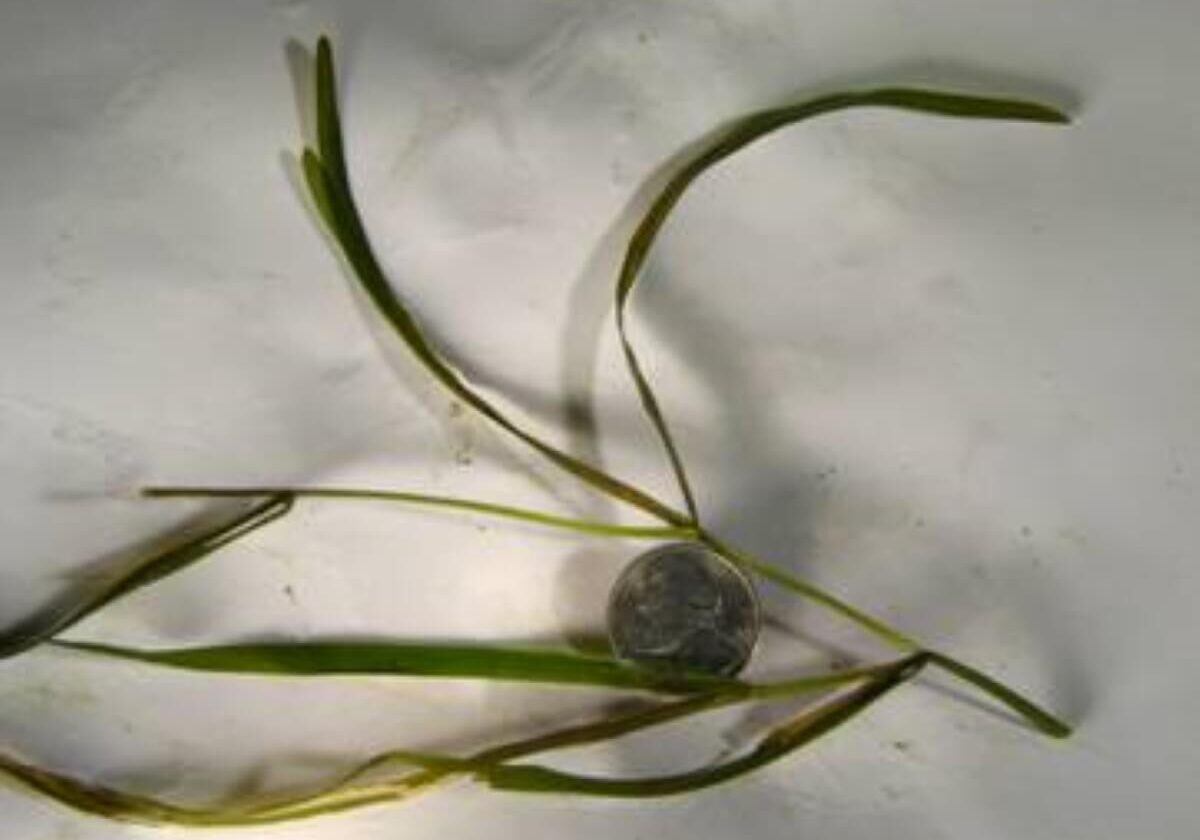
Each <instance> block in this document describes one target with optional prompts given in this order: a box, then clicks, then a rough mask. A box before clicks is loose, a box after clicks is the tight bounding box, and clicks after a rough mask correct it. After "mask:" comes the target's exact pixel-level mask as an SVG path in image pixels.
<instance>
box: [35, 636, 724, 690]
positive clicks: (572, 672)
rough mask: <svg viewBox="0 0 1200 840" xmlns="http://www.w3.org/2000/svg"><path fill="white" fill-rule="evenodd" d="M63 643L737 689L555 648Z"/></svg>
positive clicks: (99, 649) (376, 670) (252, 668)
mask: <svg viewBox="0 0 1200 840" xmlns="http://www.w3.org/2000/svg"><path fill="white" fill-rule="evenodd" d="M54 644H55V645H56V646H58V647H63V648H70V649H72V650H77V651H82V652H86V653H93V654H100V655H103V656H110V657H116V658H119V659H129V660H134V661H137V662H142V663H146V664H151V665H165V666H169V667H172V668H182V669H185V670H190V671H216V672H220V673H231V674H266V675H274V676H316V675H332V674H343V675H349V674H376V675H384V674H386V675H393V676H410V677H442V678H452V679H486V680H512V681H519V682H537V683H549V684H557V685H570V684H575V685H590V686H601V687H608V688H625V689H639V690H643V691H661V692H668V693H672V694H681V693H688V692H694V691H702V690H703V691H713V690H718V689H722V688H724V689H731V688H733V687H735V686H737V685H738V683H737V681H735V680H729V679H724V678H720V677H710V676H705V675H700V674H695V675H693V674H684V673H679V674H675V673H670V674H668V673H663V672H659V671H653V670H650V669H646V668H637V667H634V666H632V665H629V664H626V663H624V662H621V661H620V660H617V659H613V658H611V657H599V656H586V655H583V654H579V653H574V652H572V651H566V650H555V649H548V648H542V649H539V648H525V647H505V646H501V645H480V644H450V643H446V644H426V643H410V642H391V641H387V642H367V641H364V642H331V641H307V642H262V643H245V644H234V645H218V646H212V647H197V648H179V649H169V650H142V649H138V648H127V647H118V646H115V645H106V644H96V643H92V642H67V641H57V642H55V643H54Z"/></svg>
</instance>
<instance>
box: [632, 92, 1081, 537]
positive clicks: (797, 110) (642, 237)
mask: <svg viewBox="0 0 1200 840" xmlns="http://www.w3.org/2000/svg"><path fill="white" fill-rule="evenodd" d="M863 107H883V108H894V109H900V110H905V111H915V112H920V113H926V114H935V115H939V116H945V117H958V118H963V119H986V120H1018V121H1025V122H1040V123H1066V122H1069V121H1070V118H1069V117H1068V116H1067V115H1066V114H1064V113H1062V112H1061V111H1058V110H1056V109H1054V108H1051V107H1048V106H1046V105H1042V104H1040V103H1037V102H1028V101H1024V100H1019V99H1004V98H996V97H984V96H972V95H968V94H960V93H951V92H945V91H936V90H927V89H921V88H879V89H875V90H865V91H856V92H849V93H835V94H831V95H827V96H822V97H818V98H816V99H811V100H808V101H806V102H801V103H798V104H795V105H789V106H785V107H782V108H772V109H769V110H765V111H758V112H755V113H753V114H750V115H748V116H745V117H742V118H741V119H738V120H736V121H735V122H734V123H733V124H732V125H731V126H729V127H728V128H727V129H725V130H724V131H722V132H720V133H719V134H718V135H717V137H716V139H715V140H714V141H713V142H712V143H710V144H709V145H707V146H705V147H704V148H703V149H702V150H701V151H700V153H699V154H697V155H696V156H695V157H694V158H692V159H691V160H690V161H688V162H687V163H685V164H684V165H683V166H682V167H681V168H680V169H679V171H678V172H676V173H675V175H673V176H672V177H671V178H670V179H669V180H668V181H667V183H666V184H665V185H664V186H663V188H662V190H661V191H660V192H659V193H658V194H657V195H656V196H655V198H654V199H653V201H652V202H651V203H650V207H649V209H647V211H646V213H645V214H644V215H643V217H642V219H641V221H640V222H639V223H638V226H637V228H636V229H635V230H634V233H633V235H632V237H631V238H630V241H629V245H628V246H627V248H626V251H625V257H624V259H623V261H622V263H621V269H620V272H619V274H618V276H617V285H616V324H617V335H618V338H619V340H620V342H621V350H622V352H623V353H624V356H625V363H626V367H627V368H628V370H629V374H630V377H631V378H632V379H633V383H634V386H635V388H636V390H637V394H638V398H639V400H640V401H641V404H642V409H643V410H644V411H645V413H646V416H647V417H648V418H649V420H650V422H651V425H652V426H653V427H654V430H655V433H656V434H657V435H658V438H659V441H660V443H661V444H662V446H663V449H664V450H665V451H666V453H667V458H668V460H669V462H670V465H671V470H672V472H673V473H674V474H675V479H676V483H677V484H678V485H679V488H680V491H681V493H682V494H683V497H684V500H685V502H686V505H687V510H688V512H689V514H690V515H691V517H692V519H693V520H694V521H697V520H698V519H699V517H698V513H697V510H696V502H695V498H694V494H693V491H692V488H691V484H690V482H689V481H688V477H687V472H686V470H685V469H684V465H683V459H682V456H681V455H680V453H679V449H678V447H677V445H676V443H675V440H674V438H673V437H672V435H671V431H670V427H669V425H668V423H667V419H666V416H665V415H664V413H663V410H662V407H661V405H660V403H659V400H658V398H657V397H656V396H655V394H654V390H653V388H652V387H651V385H650V382H649V380H648V379H647V378H646V375H645V372H644V371H643V369H642V364H641V361H640V359H639V357H638V354H637V352H636V350H634V347H633V344H632V342H631V341H630V339H629V335H628V329H627V325H626V320H627V319H626V305H627V302H628V300H629V296H630V294H631V293H632V292H633V290H634V287H635V286H636V284H637V281H638V278H639V277H640V276H641V274H642V268H643V267H644V266H645V262H646V258H647V256H648V255H649V253H650V248H651V246H652V245H653V244H654V241H655V239H656V238H657V236H658V233H659V231H660V230H661V229H662V226H663V225H664V224H665V223H666V221H667V218H668V216H669V215H670V213H671V211H672V210H673V209H674V207H675V205H676V204H678V202H679V200H680V199H681V198H682V197H683V195H684V193H685V192H686V191H687V189H688V188H689V187H690V186H691V185H692V183H693V182H694V181H695V180H696V179H697V178H699V177H700V176H701V175H702V174H704V172H706V171H707V170H708V169H711V168H712V167H713V166H715V165H717V164H718V163H720V162H721V161H723V160H724V159H725V158H727V157H729V156H731V155H733V154H735V153H736V152H738V151H739V150H741V149H743V148H745V147H746V146H749V145H750V144H752V143H754V142H755V141H757V140H759V139H761V138H762V137H765V136H766V135H768V134H770V133H772V132H774V131H778V130H779V129H781V128H785V127H787V126H790V125H793V124H795V123H798V122H801V121H803V120H807V119H811V118H813V117H816V116H820V115H822V114H828V113H831V112H834V111H841V110H846V109H849V108H863Z"/></svg>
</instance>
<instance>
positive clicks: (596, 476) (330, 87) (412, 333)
mask: <svg viewBox="0 0 1200 840" xmlns="http://www.w3.org/2000/svg"><path fill="white" fill-rule="evenodd" d="M317 135H318V137H319V143H318V145H319V147H320V148H319V156H320V159H319V160H315V157H316V156H315V155H314V154H313V153H312V152H311V150H306V151H305V153H304V172H305V178H306V180H307V181H308V184H309V190H310V192H312V195H313V201H314V202H315V203H316V205H317V208H318V210H319V211H320V213H321V216H322V218H323V219H324V220H325V222H326V224H328V225H329V227H330V232H331V233H332V234H333V236H334V237H335V238H336V239H337V241H338V243H339V245H340V246H341V250H342V254H343V256H344V257H345V259H346V262H347V263H348V264H349V266H350V268H351V270H352V272H353V275H354V277H355V278H356V279H357V281H358V283H359V285H360V286H361V287H362V289H363V291H365V292H366V294H367V296H368V297H369V298H370V300H371V302H372V304H373V305H374V306H375V308H376V309H377V310H378V312H379V313H380V315H382V316H383V318H384V319H385V320H386V321H387V322H388V323H389V324H390V325H391V327H392V329H393V330H394V331H395V332H396V334H397V335H398V336H399V337H400V339H401V340H402V341H403V342H404V343H405V345H407V347H408V349H409V350H410V351H411V352H412V354H413V355H414V356H415V357H416V359H417V361H419V362H420V363H421V364H422V365H423V366H424V367H425V369H426V370H427V371H429V373H430V374H431V375H432V376H433V377H434V378H435V379H436V380H437V381H438V382H440V383H441V384H442V385H443V386H444V387H445V388H446V389H447V390H449V391H450V392H451V393H452V394H454V396H456V397H457V398H458V399H460V400H462V401H463V402H464V403H465V404H467V405H469V406H470V407H471V408H473V409H474V410H475V411H477V412H479V413H480V414H481V415H483V416H484V417H486V418H487V419H488V420H490V421H491V422H492V423H495V424H496V425H497V426H499V427H500V428H502V429H504V430H505V431H506V432H508V433H509V434H511V435H513V436H514V437H516V438H517V439H518V440H520V441H522V442H523V443H525V444H526V445H528V446H530V447H532V448H533V449H535V450H536V451H537V452H539V453H541V454H542V455H543V456H544V457H546V458H547V459H548V460H550V461H551V462H552V463H554V464H556V465H557V466H558V467H560V468H561V469H563V470H565V471H566V472H568V473H570V474H572V475H574V476H576V477H577V478H579V479H580V480H582V481H584V482H586V483H588V484H590V485H592V486H593V487H595V488H597V489H599V490H601V491H602V492H604V493H607V494H608V495H610V496H612V497H613V498H615V499H619V500H621V501H623V502H625V503H627V504H630V505H632V506H634V507H637V508H640V509H641V510H643V511H645V512H647V513H649V514H651V515H652V516H654V517H656V518H658V519H660V520H662V521H664V522H667V523H669V524H672V525H688V524H690V522H689V519H688V517H687V516H685V515H684V514H681V513H679V512H678V511H675V510H672V509H671V508H670V507H668V506H667V505H664V504H663V503H662V502H660V501H658V500H657V499H655V498H653V497H652V496H650V495H649V494H647V493H645V492H644V491H642V490H640V489H638V488H636V487H634V486H632V485H630V484H627V483H626V482H623V481H621V480H619V479H617V478H614V477H613V476H611V475H609V474H607V473H605V472H603V471H602V470H600V469H598V468H597V467H594V466H592V465H591V464H588V463H585V462H584V461H581V460H579V459H578V458H576V457H574V456H573V455H570V454H568V453H566V452H564V451H562V450H560V449H558V448H557V447H554V446H551V445H550V444H548V443H546V442H545V441H543V440H541V439H540V438H538V437H535V436H534V435H532V434H531V433H529V432H527V431H525V430H524V429H522V428H521V427H519V426H518V425H517V424H516V423H514V422H513V421H512V420H511V419H509V418H508V416H507V415H505V414H503V413H502V412H501V411H500V410H499V409H497V408H496V407H495V406H493V405H492V404H491V403H489V402H488V401H487V400H485V399H484V398H483V397H482V396H480V395H479V394H478V393H477V392H476V391H475V390H474V389H472V388H470V387H469V386H468V385H467V384H466V383H465V382H464V381H463V379H462V377H461V376H460V375H459V374H458V373H457V372H456V371H455V370H454V369H453V368H451V366H450V365H449V364H448V363H447V362H446V361H445V360H444V359H443V358H442V356H441V354H440V353H438V352H437V351H436V350H435V349H434V347H433V346H432V345H431V344H430V343H429V341H428V339H427V338H426V337H425V334H424V332H423V331H422V330H421V328H420V326H419V325H418V324H417V322H416V319H414V318H413V316H412V314H411V313H410V312H409V310H408V308H407V307H406V306H405V305H404V303H403V301H401V299H400V298H399V296H397V295H396V293H395V291H394V290H393V289H392V287H391V284H390V283H389V282H388V279H387V276H386V275H385V274H384V271H383V269H382V268H381V267H380V265H379V261H378V260H377V259H376V257H375V253H374V251H373V249H372V247H371V243H370V240H369V238H368V236H367V232H366V229H365V227H364V226H363V223H362V219H361V218H360V216H359V213H358V207H357V205H356V204H355V202H354V195H353V191H352V189H351V185H350V181H349V178H348V176H347V168H346V161H345V158H344V153H343V142H342V136H341V125H340V123H339V121H338V105H337V81H336V77H335V74H334V68H333V51H332V49H331V47H330V46H329V41H328V39H326V38H322V39H321V41H320V43H319V44H318V47H317ZM318 164H319V165H318Z"/></svg>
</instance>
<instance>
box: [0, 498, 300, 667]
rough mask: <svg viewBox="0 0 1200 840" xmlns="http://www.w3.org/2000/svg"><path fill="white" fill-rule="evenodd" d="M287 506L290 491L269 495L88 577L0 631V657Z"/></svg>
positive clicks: (233, 537)
mask: <svg viewBox="0 0 1200 840" xmlns="http://www.w3.org/2000/svg"><path fill="white" fill-rule="evenodd" d="M291 506H292V497H291V496H290V495H288V494H280V495H274V496H271V497H270V498H268V499H266V500H265V501H262V502H259V503H258V504H256V505H254V506H253V507H251V508H249V509H248V510H246V511H245V512H244V513H242V514H240V515H238V516H237V517H235V518H233V519H231V520H229V521H227V522H224V523H222V524H221V525H220V526H217V527H214V528H210V529H208V530H207V531H205V532H204V533H201V534H199V535H198V536H194V537H191V538H189V539H186V540H183V541H180V542H176V543H174V544H172V545H169V546H167V547H165V548H161V549H159V550H157V551H154V552H153V553H151V554H149V555H148V556H146V557H143V558H140V559H135V560H133V561H132V562H131V563H130V564H129V565H128V567H127V568H126V569H125V570H124V571H123V572H121V573H120V574H119V575H116V576H114V577H108V578H104V579H102V580H92V581H89V582H88V583H86V584H85V585H84V586H83V587H81V588H80V589H78V590H76V591H72V592H68V593H67V594H66V595H65V596H64V597H62V598H60V599H58V600H56V601H53V602H51V603H50V604H48V605H47V606H46V607H44V608H43V609H41V610H39V611H38V612H36V613H34V614H33V615H31V616H29V617H28V618H26V619H23V620H22V621H19V622H18V623H17V624H15V625H13V626H12V627H9V628H8V629H6V630H4V631H3V632H2V633H0V659H4V658H7V657H10V656H15V655H17V654H19V653H22V652H24V651H27V650H29V649H30V648H33V647H36V646H37V645H39V644H42V643H43V642H46V641H49V640H50V639H52V638H53V637H54V636H56V635H58V634H59V633H62V632H63V631H64V630H66V629H67V628H69V627H71V626H72V625H74V624H76V623H77V622H80V621H82V620H83V619H85V618H87V617H88V616H89V615H91V614H92V613H94V612H95V611H96V610H98V609H100V608H101V607H104V606H106V605H107V604H110V603H112V602H113V601H115V600H117V599H118V598H121V597H123V596H125V595H128V594H129V593H131V592H133V591H135V590H137V589H141V588H142V587H144V586H149V585H150V584H152V583H155V582H156V581H159V580H162V579H163V578H165V577H167V576H169V575H173V574H175V573H176V572H179V571H181V570H183V569H185V568H187V567H188V566H190V565H192V564H193V563H195V562H196V561H198V560H201V559H203V558H204V557H206V556H208V555H209V554H211V553H212V552H214V551H216V550H217V549H218V548H221V547H222V546H224V545H227V544H228V543H231V542H233V541H234V540H236V539H239V538H240V537H243V536H245V535H246V534H248V533H250V532H251V531H253V530H255V529H256V528H261V527H262V526H263V525H266V524H267V523H268V522H272V521H274V520H276V519H278V518H279V517H281V516H283V515H284V514H286V513H287V512H288V511H289V510H290V509H291Z"/></svg>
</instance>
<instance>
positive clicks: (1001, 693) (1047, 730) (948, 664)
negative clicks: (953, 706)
mask: <svg viewBox="0 0 1200 840" xmlns="http://www.w3.org/2000/svg"><path fill="white" fill-rule="evenodd" d="M929 662H930V664H932V665H936V666H937V667H939V668H941V669H943V670H944V671H948V672H949V673H951V674H953V675H954V676H956V677H958V678H959V679H961V680H964V681H965V682H968V683H970V684H971V685H973V686H975V687H976V688H978V689H979V690H980V691H983V692H984V693H986V694H988V695H990V696H991V697H993V698H994V699H996V700H997V701H999V702H1000V703H1003V704H1004V705H1005V706H1007V707H1008V708H1010V709H1012V710H1013V711H1014V712H1016V713H1017V714H1018V715H1020V716H1021V717H1022V718H1024V719H1025V720H1026V721H1028V722H1029V724H1030V725H1031V726H1033V727H1034V728H1035V729H1037V730H1038V731H1039V732H1041V733H1042V734H1044V735H1049V736H1050V737H1052V738H1066V737H1068V736H1069V735H1070V734H1071V727H1070V726H1069V725H1067V724H1066V723H1064V722H1063V721H1061V720H1059V719H1058V718H1057V717H1055V716H1054V715H1052V714H1050V713H1049V712H1048V711H1046V710H1045V709H1043V708H1042V707H1041V706H1038V705H1037V704H1036V703H1034V702H1032V701H1030V700H1027V699H1026V698H1024V697H1022V696H1021V695H1020V694H1018V693H1017V692H1015V691H1013V690H1012V689H1011V688H1009V687H1008V686H1006V685H1004V684H1003V683H1000V682H998V681H997V680H994V679H992V678H991V677H989V676H988V675H987V674H985V673H983V672H982V671H980V670H978V669H976V668H972V667H971V666H970V665H967V664H965V663H963V662H959V661H958V660H957V659H954V658H952V657H949V656H946V655H945V654H942V653H937V652H935V651H931V652H930V653H929Z"/></svg>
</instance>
